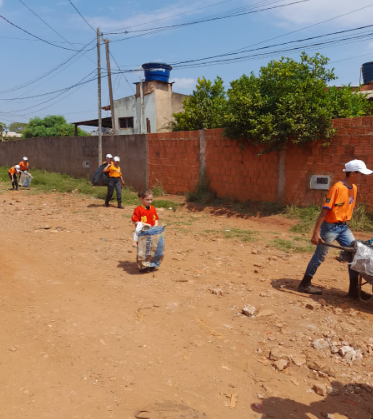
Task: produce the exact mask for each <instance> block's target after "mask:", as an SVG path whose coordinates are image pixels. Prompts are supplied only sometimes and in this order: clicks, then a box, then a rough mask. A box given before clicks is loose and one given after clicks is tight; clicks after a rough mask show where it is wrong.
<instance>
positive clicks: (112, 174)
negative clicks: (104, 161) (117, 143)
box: [104, 156, 124, 208]
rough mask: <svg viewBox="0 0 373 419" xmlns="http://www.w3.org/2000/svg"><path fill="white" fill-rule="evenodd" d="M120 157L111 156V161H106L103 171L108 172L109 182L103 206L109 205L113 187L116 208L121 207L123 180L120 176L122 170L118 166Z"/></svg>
mask: <svg viewBox="0 0 373 419" xmlns="http://www.w3.org/2000/svg"><path fill="white" fill-rule="evenodd" d="M119 162H120V158H119V157H118V156H115V157H114V158H113V162H112V163H108V165H107V166H106V167H105V169H104V173H108V175H109V183H108V189H107V190H108V192H107V195H106V199H105V207H108V206H109V202H110V200H111V198H112V197H113V193H114V188H115V189H116V191H117V201H118V208H123V206H122V186H124V180H123V177H122V172H121V170H120V167H119Z"/></svg>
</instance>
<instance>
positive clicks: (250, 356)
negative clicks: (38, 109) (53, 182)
mask: <svg viewBox="0 0 373 419" xmlns="http://www.w3.org/2000/svg"><path fill="white" fill-rule="evenodd" d="M0 193H1V196H0V214H1V218H0V220H1V221H0V232H1V242H0V263H1V295H0V308H1V323H0V354H1V355H0V387H1V391H0V417H1V418H4V419H16V418H17V419H18V418H19V419H24V418H25V417H27V418H37V419H52V418H53V419H67V418H69V419H106V418H114V419H127V418H128V419H134V418H135V417H137V418H146V419H148V418H149V419H166V418H167V419H176V418H180V419H204V418H205V419H230V418H232V419H233V418H235V419H237V418H239V419H241V418H242V419H244V418H268V417H269V418H277V419H285V418H286V419H288V418H296V419H303V418H304V419H306V418H320V419H321V418H324V417H326V418H353V419H371V418H372V417H373V394H372V390H373V368H372V367H373V332H372V330H373V329H372V321H373V302H372V303H370V304H363V303H357V302H353V301H349V300H347V299H346V298H345V294H346V290H347V268H346V266H345V265H342V264H341V263H339V262H337V261H336V260H334V258H333V255H335V254H336V253H335V252H334V253H333V252H331V254H330V255H329V257H328V259H327V262H326V263H324V264H323V265H322V266H321V268H320V269H319V271H318V273H317V276H316V278H315V284H316V285H321V286H322V287H324V294H323V295H322V296H318V297H310V296H308V295H303V294H299V293H297V292H296V291H295V290H296V287H297V285H298V283H299V280H300V279H301V277H302V276H303V273H304V270H305V267H306V265H307V263H308V260H309V258H310V254H309V253H296V254H291V253H284V252H283V251H280V250H277V249H276V248H273V247H271V246H269V243H270V242H271V241H272V240H273V239H274V237H283V238H287V237H288V235H289V234H290V233H289V227H290V226H291V225H292V223H293V221H291V220H288V219H286V218H284V217H282V216H272V217H267V218H256V217H254V218H248V219H242V218H239V217H235V216H227V215H226V214H224V212H221V213H219V214H220V215H217V214H211V212H210V211H209V210H208V209H205V210H204V211H195V210H188V208H186V207H181V208H178V209H177V210H176V211H175V212H174V211H170V210H168V209H163V210H159V211H158V213H159V215H160V219H161V223H162V222H163V223H165V224H167V226H166V256H165V259H164V262H163V264H162V266H161V268H160V269H159V270H158V271H156V272H151V273H140V272H139V271H138V269H137V266H136V263H135V262H136V249H135V248H134V247H133V240H132V237H133V226H132V225H131V222H130V217H131V215H132V212H133V209H134V207H126V208H125V209H124V210H118V209H117V208H116V206H115V205H113V206H112V207H110V208H105V207H103V206H102V201H98V200H96V199H90V198H89V197H81V196H77V195H76V194H57V193H51V194H43V195H37V194H33V193H32V191H20V192H18V193H17V192H10V191H8V190H7V189H6V188H5V186H2V187H1V191H0ZM167 199H171V198H170V197H167ZM177 199H179V200H180V198H177ZM232 228H239V229H243V230H253V231H255V232H256V234H255V236H254V237H255V240H254V241H249V242H241V241H240V240H239V239H229V238H224V237H223V233H224V231H225V230H230V229H232ZM206 230H213V231H212V232H211V231H210V232H206ZM372 234H373V232H372ZM358 237H361V235H360V236H359V235H358ZM363 237H364V238H367V237H368V236H367V235H365V236H363ZM247 304H250V305H252V306H254V307H255V314H254V316H253V317H248V316H246V315H243V314H242V309H243V307H244V306H246V305H247ZM315 342H316V343H315ZM346 346H347V347H351V348H353V350H355V351H356V354H357V356H356V358H357V359H356V360H355V359H354V358H346V357H344V356H343V354H342V355H341V353H342V352H341V348H342V347H346ZM359 349H360V351H359ZM358 354H360V355H358ZM361 356H362V358H361V359H359V357H361ZM317 393H318V394H317ZM136 415H137V416H136Z"/></svg>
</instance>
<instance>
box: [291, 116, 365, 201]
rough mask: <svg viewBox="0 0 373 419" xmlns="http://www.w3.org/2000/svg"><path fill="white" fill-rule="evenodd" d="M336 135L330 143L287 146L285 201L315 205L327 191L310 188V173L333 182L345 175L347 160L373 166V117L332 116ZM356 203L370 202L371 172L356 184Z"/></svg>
mask: <svg viewBox="0 0 373 419" xmlns="http://www.w3.org/2000/svg"><path fill="white" fill-rule="evenodd" d="M333 125H334V127H335V128H336V129H337V131H338V132H337V135H336V136H335V137H334V138H333V141H332V145H330V146H328V147H323V145H322V141H320V142H318V143H315V144H312V145H309V146H307V147H305V148H298V147H296V146H293V145H292V146H290V147H289V149H288V151H287V156H286V165H285V176H286V188H285V202H286V203H293V204H306V205H309V204H318V205H320V203H321V202H322V200H323V198H324V197H325V194H326V191H316V190H311V189H309V183H310V177H311V175H314V174H318V175H331V177H332V183H335V182H337V181H338V180H341V179H343V178H344V176H345V175H344V172H343V169H344V165H345V163H347V162H348V161H349V160H353V159H358V160H363V161H364V162H365V164H366V165H367V166H368V167H369V168H371V169H372V168H373V118H372V117H361V118H347V119H335V120H334V121H333ZM358 202H363V203H365V204H368V205H369V206H371V204H372V203H373V175H371V176H363V177H362V179H361V182H360V184H359V185H358Z"/></svg>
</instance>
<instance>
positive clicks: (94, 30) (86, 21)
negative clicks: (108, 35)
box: [69, 0, 97, 33]
mask: <svg viewBox="0 0 373 419" xmlns="http://www.w3.org/2000/svg"><path fill="white" fill-rule="evenodd" d="M69 3H70V4H71V6H73V8H74V9H75V10H76V11H77V13H78V15H79V16H80V17H81V18H82V19H83V20H84V22H85V23H86V24H87V25H88V26H89V27H90V28H91V29H92V30H93V32H94V33H96V32H97V31H96V29H94V28H93V27H92V26H91V24H90V23H89V22H88V20H87V19H86V18H85V17H84V16H83V15H82V14H81V13H80V12H79V10H78V9H77V8H76V6H75V5H74V3H73V2H72V1H71V0H69Z"/></svg>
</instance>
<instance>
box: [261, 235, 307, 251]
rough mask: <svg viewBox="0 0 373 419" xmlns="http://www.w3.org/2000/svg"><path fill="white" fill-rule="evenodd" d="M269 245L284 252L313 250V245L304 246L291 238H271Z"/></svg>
mask: <svg viewBox="0 0 373 419" xmlns="http://www.w3.org/2000/svg"><path fill="white" fill-rule="evenodd" d="M269 245H270V246H271V247H274V248H275V249H278V250H281V251H283V252H286V253H305V252H313V251H314V250H315V246H313V245H311V244H309V245H305V246H301V245H299V244H297V243H294V242H293V241H291V240H284V239H279V238H276V239H274V240H272V241H271V242H270V243H269Z"/></svg>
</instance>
